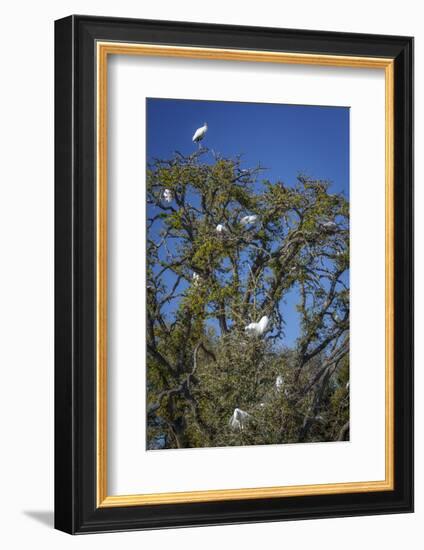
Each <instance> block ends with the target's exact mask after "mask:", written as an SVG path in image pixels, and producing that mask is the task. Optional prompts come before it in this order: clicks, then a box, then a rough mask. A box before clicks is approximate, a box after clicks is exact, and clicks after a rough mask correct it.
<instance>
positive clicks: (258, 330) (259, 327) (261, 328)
mask: <svg viewBox="0 0 424 550" xmlns="http://www.w3.org/2000/svg"><path fill="white" fill-rule="evenodd" d="M268 323H269V318H268V316H267V315H264V316H263V317H261V319H260V320H259V322H258V323H249V324H248V325H247V327H245V328H244V330H245V331H246V332H248V333H249V334H253V335H255V336H262V334H264V332H265V331H266V329H267V327H268Z"/></svg>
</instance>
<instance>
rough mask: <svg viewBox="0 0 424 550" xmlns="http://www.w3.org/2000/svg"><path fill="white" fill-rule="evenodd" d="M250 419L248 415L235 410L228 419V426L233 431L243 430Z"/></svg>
mask: <svg viewBox="0 0 424 550" xmlns="http://www.w3.org/2000/svg"><path fill="white" fill-rule="evenodd" d="M249 418H250V414H249V413H247V412H246V411H242V410H241V409H238V408H235V409H234V412H233V414H232V416H231V418H230V426H231V428H232V429H233V430H243V429H244V428H245V427H246V424H247V422H248V420H249Z"/></svg>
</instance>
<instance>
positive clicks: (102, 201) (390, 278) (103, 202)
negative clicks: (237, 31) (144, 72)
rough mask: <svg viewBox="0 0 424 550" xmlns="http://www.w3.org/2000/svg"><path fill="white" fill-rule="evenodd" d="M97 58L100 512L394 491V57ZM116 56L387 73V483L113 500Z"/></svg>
mask: <svg viewBox="0 0 424 550" xmlns="http://www.w3.org/2000/svg"><path fill="white" fill-rule="evenodd" d="M96 48H97V50H96V58H97V90H96V99H97V180H96V185H97V226H96V230H97V257H96V264H97V307H96V310H97V337H96V350H97V354H96V355H97V357H96V359H97V373H96V374H97V411H96V413H97V422H96V424H97V425H96V428H97V452H96V458H97V468H96V469H97V506H98V507H119V506H142V505H148V504H173V503H189V502H211V501H222V500H240V499H255V498H277V497H290V496H306V495H326V494H342V493H366V492H373V491H390V490H393V489H394V414H393V413H394V403H393V399H394V363H393V361H394V194H393V189H394V138H393V131H394V128H393V119H394V61H393V59H390V58H372V57H351V56H337V55H320V54H302V53H285V52H269V51H256V50H236V49H218V48H199V47H186V46H163V45H153V44H138V43H123V42H102V41H98V42H97V44H96ZM109 55H143V56H154V57H180V58H191V59H205V60H207V59H220V60H228V61H241V62H243V61H249V62H260V63H283V64H297V65H317V66H332V67H357V68H362V69H363V68H369V69H383V70H384V72H385V136H386V143H385V148H386V158H385V187H386V189H385V216H386V221H385V223H386V226H385V248H386V249H385V278H386V280H385V285H386V289H385V306H386V311H385V323H386V326H385V474H386V475H385V479H384V480H380V481H358V482H349V483H328V484H316V485H290V486H281V487H255V488H244V489H224V490H223V489H217V490H205V491H184V492H178V493H175V492H174V493H150V494H133V495H116V496H109V495H108V492H107V104H108V103H107V62H108V56H109Z"/></svg>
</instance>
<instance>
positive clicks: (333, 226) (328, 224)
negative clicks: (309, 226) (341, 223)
mask: <svg viewBox="0 0 424 550" xmlns="http://www.w3.org/2000/svg"><path fill="white" fill-rule="evenodd" d="M322 227H323V228H324V229H326V230H327V231H334V230H335V229H337V225H336V224H335V223H334V222H331V221H329V222H324V223H323V224H322Z"/></svg>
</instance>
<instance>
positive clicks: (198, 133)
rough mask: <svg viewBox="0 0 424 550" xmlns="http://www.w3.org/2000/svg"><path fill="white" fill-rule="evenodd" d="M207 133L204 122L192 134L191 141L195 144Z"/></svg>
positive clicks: (206, 126)
mask: <svg viewBox="0 0 424 550" xmlns="http://www.w3.org/2000/svg"><path fill="white" fill-rule="evenodd" d="M207 131H208V125H207V123H206V122H205V124H204V125H203V126H201V127H200V128H197V130H196V131H195V132H194V134H193V138H192V140H193V141H194V142H195V143H197V142H199V141H201V140H202V139H203V138H204V137H205V134H206V132H207Z"/></svg>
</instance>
